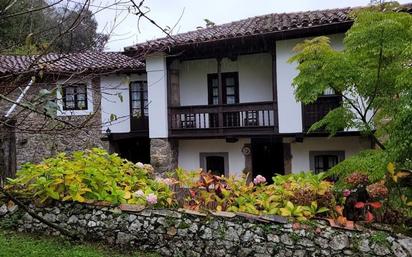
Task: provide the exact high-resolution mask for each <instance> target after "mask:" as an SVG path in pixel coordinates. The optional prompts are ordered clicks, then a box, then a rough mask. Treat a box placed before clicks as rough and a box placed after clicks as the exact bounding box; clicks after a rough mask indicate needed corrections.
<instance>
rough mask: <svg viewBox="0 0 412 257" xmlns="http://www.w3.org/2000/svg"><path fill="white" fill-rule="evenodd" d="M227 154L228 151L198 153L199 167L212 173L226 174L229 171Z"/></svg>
mask: <svg viewBox="0 0 412 257" xmlns="http://www.w3.org/2000/svg"><path fill="white" fill-rule="evenodd" d="M228 155H229V154H228V153H200V167H201V168H202V169H203V170H204V171H211V172H212V174H214V175H217V176H221V175H225V176H227V175H228V172H229V163H228Z"/></svg>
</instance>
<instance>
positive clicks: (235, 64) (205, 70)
mask: <svg viewBox="0 0 412 257" xmlns="http://www.w3.org/2000/svg"><path fill="white" fill-rule="evenodd" d="M271 60H272V57H271V55H270V54H267V53H262V54H254V55H241V56H238V59H237V60H235V61H231V60H230V59H228V58H224V59H223V60H222V72H236V71H237V72H238V73H239V101H240V102H241V103H246V102H259V101H272V99H273V97H272V64H271ZM174 67H175V68H177V69H179V83H180V103H181V105H182V106H185V105H206V104H208V91H207V74H211V73H216V72H217V61H216V59H203V60H192V61H184V62H181V63H178V64H176V63H175V65H174Z"/></svg>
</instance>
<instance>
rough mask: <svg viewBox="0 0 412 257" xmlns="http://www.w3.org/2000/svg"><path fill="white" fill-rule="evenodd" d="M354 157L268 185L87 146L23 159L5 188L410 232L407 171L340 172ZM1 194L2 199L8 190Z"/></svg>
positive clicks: (48, 201)
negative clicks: (159, 168) (161, 174)
mask: <svg viewBox="0 0 412 257" xmlns="http://www.w3.org/2000/svg"><path fill="white" fill-rule="evenodd" d="M363 154H364V155H368V154H369V155H370V153H363ZM369 157H370V156H369ZM356 158H358V157H356ZM364 158H366V157H365V156H364ZM353 161H356V160H352V159H348V160H346V161H344V162H342V163H340V164H339V165H337V166H335V167H334V168H333V169H331V170H330V171H329V172H327V173H319V174H314V173H312V172H302V173H298V174H289V175H277V176H274V177H273V181H274V182H273V184H268V183H267V182H266V180H265V178H264V177H263V176H260V175H258V176H256V177H255V178H254V179H253V181H250V182H248V181H246V179H245V178H242V177H224V176H216V175H213V174H211V173H208V172H204V171H185V170H183V169H177V170H176V171H174V172H170V173H169V174H168V176H167V177H165V178H156V177H155V174H154V172H153V168H152V167H151V166H150V165H148V164H142V163H136V164H134V163H132V162H129V161H127V160H125V159H122V158H120V157H119V156H118V155H117V154H109V153H107V152H106V151H105V150H102V149H98V148H94V149H92V150H86V151H78V152H74V153H73V154H71V155H69V154H65V153H61V154H58V155H57V156H55V157H53V158H48V159H45V160H44V161H43V162H41V163H38V164H32V163H27V164H25V165H24V166H23V167H22V169H21V170H20V171H19V172H18V175H17V178H16V179H10V180H9V183H8V184H7V186H6V187H5V189H6V190H7V191H8V192H12V194H13V195H14V197H16V198H18V199H22V201H23V202H27V199H29V200H30V202H32V203H33V204H35V205H36V206H50V205H53V204H54V203H55V202H78V203H87V204H100V205H111V206H116V205H121V204H122V205H129V206H139V207H141V209H143V208H170V209H178V208H183V209H187V210H191V211H196V212H200V213H210V212H223V213H226V212H231V213H243V214H249V215H256V216H272V217H279V218H282V217H283V218H286V219H288V220H289V221H291V222H306V221H308V220H311V219H324V220H327V221H328V222H329V223H330V225H331V226H336V227H341V228H346V229H357V226H358V225H359V226H371V225H372V224H374V223H379V224H388V225H390V226H392V227H393V228H394V229H395V230H396V231H399V232H403V233H406V234H411V232H412V231H411V228H412V194H411V192H412V191H411V180H412V174H411V172H410V171H408V170H401V169H397V168H396V167H395V165H394V164H393V163H388V164H387V165H386V167H385V171H380V172H376V171H375V172H372V173H368V170H354V171H353V172H347V171H346V170H345V169H349V168H350V166H351V162H353ZM337 174H339V175H337ZM3 201H4V202H5V203H6V201H7V197H3ZM354 222H355V223H354Z"/></svg>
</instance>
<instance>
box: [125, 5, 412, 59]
mask: <svg viewBox="0 0 412 257" xmlns="http://www.w3.org/2000/svg"><path fill="white" fill-rule="evenodd" d="M402 7H403V8H406V9H407V11H408V12H411V10H412V4H405V5H402ZM352 10H354V8H352V9H351V8H342V9H329V10H317V11H307V12H294V13H273V14H268V15H262V16H256V17H252V18H247V19H244V20H240V21H235V22H231V23H226V24H222V25H216V26H212V27H208V28H204V29H199V30H195V31H190V32H186V33H180V34H176V35H173V36H172V37H173V38H170V37H163V38H159V39H155V40H150V41H147V42H144V43H140V44H136V45H133V46H130V47H126V48H125V51H138V52H142V53H150V52H154V51H164V50H166V49H167V48H171V47H176V46H181V45H190V44H195V43H207V42H212V41H217V40H224V39H230V38H240V37H246V36H254V35H259V34H270V33H273V34H274V33H282V32H286V31H290V30H294V29H305V28H311V27H314V26H326V25H334V24H342V23H350V22H352V19H351V18H350V15H349V13H350V12H351V11H352Z"/></svg>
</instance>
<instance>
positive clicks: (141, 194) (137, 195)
mask: <svg viewBox="0 0 412 257" xmlns="http://www.w3.org/2000/svg"><path fill="white" fill-rule="evenodd" d="M134 196H135V197H143V196H144V192H143V191H142V190H140V189H139V190H137V191H136V192H134Z"/></svg>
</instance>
